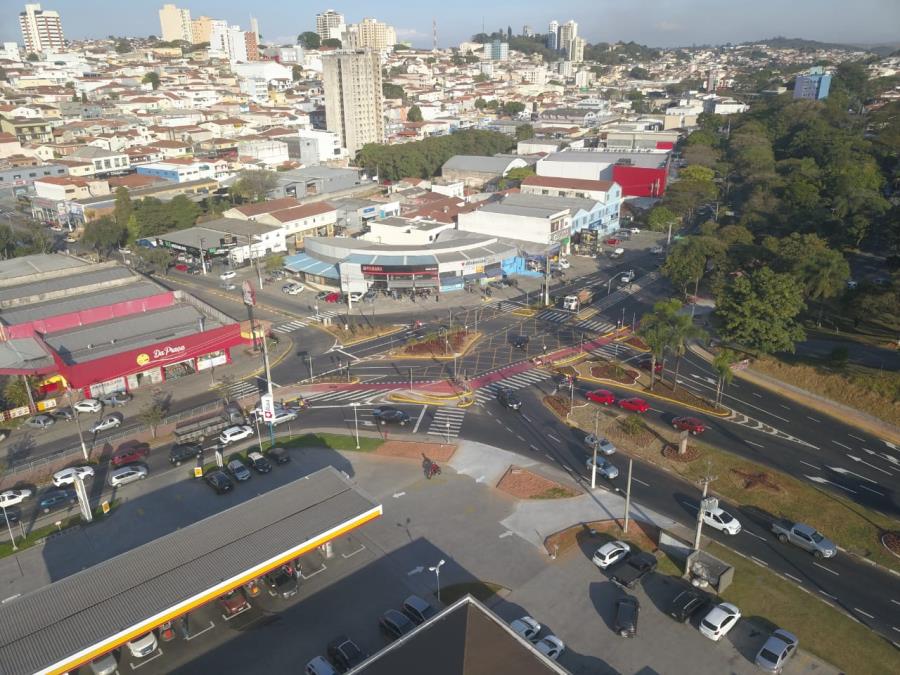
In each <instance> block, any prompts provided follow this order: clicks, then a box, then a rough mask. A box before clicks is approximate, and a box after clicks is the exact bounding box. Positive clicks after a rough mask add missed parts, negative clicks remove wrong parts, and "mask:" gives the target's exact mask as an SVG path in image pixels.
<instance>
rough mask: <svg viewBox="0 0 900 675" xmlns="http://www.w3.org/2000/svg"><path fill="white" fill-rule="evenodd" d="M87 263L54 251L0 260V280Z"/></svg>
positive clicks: (86, 264)
mask: <svg viewBox="0 0 900 675" xmlns="http://www.w3.org/2000/svg"><path fill="white" fill-rule="evenodd" d="M88 265H89V263H87V262H85V261H84V260H80V259H78V258H71V257H69V256H66V255H58V254H54V253H36V254H34V255H24V256H22V257H21V258H10V259H9V260H0V282H3V281H8V280H12V279H18V278H20V277H25V276H28V275H31V274H41V273H42V272H55V271H57V270H65V269H73V268H76V267H87V266H88Z"/></svg>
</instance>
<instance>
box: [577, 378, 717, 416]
mask: <svg viewBox="0 0 900 675" xmlns="http://www.w3.org/2000/svg"><path fill="white" fill-rule="evenodd" d="M578 379H580V380H585V381H587V382H596V383H597V384H608V385H611V386H614V387H619V388H621V389H628V390H629V391H633V392H636V393H638V394H641V396H647V397H649V398H656V399H659V400H661V401H668V402H669V403H674V404H675V405H679V406H681V407H682V408H689V409H691V410H696V411H697V412H700V413H703V414H704V415H712V416H713V417H721V418H725V417H730V416H731V415H732V414H733V413H734V411H733V410H728V411H726V412H721V413H718V412H712V411H709V410H705V409H704V408H699V407H697V406H695V405H691V404H690V403H684V402H683V401H678V400H676V399H674V398H669V397H668V396H660V395H659V394H656V393H654V392H652V391H642V390H641V389H636V388H635V387H633V386H631V385H627V384H622V383H621V382H616V381H615V380H604V379H600V378H596V377H589V376H586V375H581V376H579V378H578Z"/></svg>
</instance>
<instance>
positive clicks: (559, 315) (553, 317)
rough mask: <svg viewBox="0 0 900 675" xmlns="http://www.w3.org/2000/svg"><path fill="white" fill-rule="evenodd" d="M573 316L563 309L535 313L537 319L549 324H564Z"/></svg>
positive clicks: (543, 310)
mask: <svg viewBox="0 0 900 675" xmlns="http://www.w3.org/2000/svg"><path fill="white" fill-rule="evenodd" d="M572 316H574V315H573V314H572V312H569V311H567V310H565V309H542V310H541V311H540V312H538V313H537V318H538V319H540V320H541V321H548V322H550V323H565V322H566V321H568V320H569V319H571V318H572Z"/></svg>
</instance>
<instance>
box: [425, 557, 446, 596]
mask: <svg viewBox="0 0 900 675" xmlns="http://www.w3.org/2000/svg"><path fill="white" fill-rule="evenodd" d="M446 562H447V561H446V560H444V559H443V558H442V559H441V561H440V562H439V563H438V564H437V565H435V566H434V567H429V568H428V571H429V572H434V576H435V577H437V600H438V602H440V601H441V567H443V566H444V563H446Z"/></svg>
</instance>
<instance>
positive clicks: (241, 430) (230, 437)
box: [219, 424, 253, 445]
mask: <svg viewBox="0 0 900 675" xmlns="http://www.w3.org/2000/svg"><path fill="white" fill-rule="evenodd" d="M252 435H253V429H251V428H250V427H248V426H247V425H246V424H242V425H239V426H235V427H228V428H227V429H226V430H225V431H223V432H222V433H221V434H219V443H222V444H223V445H228V444H229V443H236V442H237V441H242V440H244V439H245V438H249V437H250V436H252Z"/></svg>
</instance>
